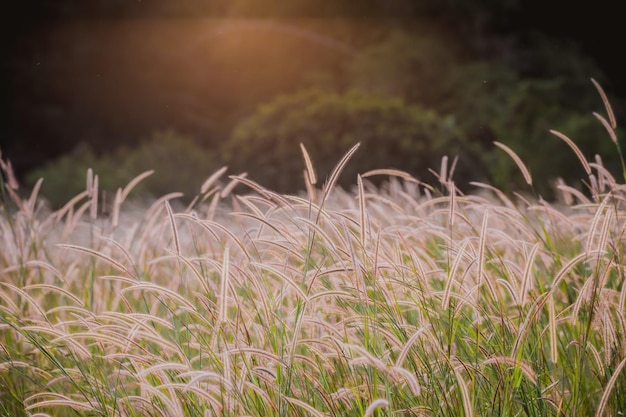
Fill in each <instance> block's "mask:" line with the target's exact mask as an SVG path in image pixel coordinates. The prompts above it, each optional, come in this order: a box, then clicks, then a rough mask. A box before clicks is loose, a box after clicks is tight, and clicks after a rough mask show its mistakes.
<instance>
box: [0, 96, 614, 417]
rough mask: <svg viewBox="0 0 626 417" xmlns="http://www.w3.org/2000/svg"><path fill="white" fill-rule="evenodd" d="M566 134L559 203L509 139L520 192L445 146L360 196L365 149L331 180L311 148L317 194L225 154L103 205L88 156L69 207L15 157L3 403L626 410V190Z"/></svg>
mask: <svg viewBox="0 0 626 417" xmlns="http://www.w3.org/2000/svg"><path fill="white" fill-rule="evenodd" d="M607 112H608V115H607V117H606V118H604V117H602V116H599V115H597V117H598V118H599V119H600V122H602V123H603V124H604V125H605V127H606V128H607V130H608V133H609V134H608V135H607V138H599V139H598V140H611V139H613V140H614V143H615V144H616V145H618V149H617V152H620V150H619V142H618V141H617V138H616V137H615V134H614V129H615V121H614V117H613V115H612V112H611V109H610V107H609V106H608V105H607ZM554 133H555V136H554V140H564V141H566V142H568V143H569V144H570V147H571V149H572V156H573V158H576V155H577V156H578V157H579V159H580V161H581V163H582V164H583V166H584V168H585V170H586V172H587V174H588V175H587V177H586V178H584V179H583V181H582V182H581V184H583V185H582V186H581V187H578V185H577V184H569V185H566V184H564V183H560V184H559V185H557V187H558V193H559V197H560V200H558V201H554V202H547V201H544V200H543V199H541V198H540V196H538V195H536V194H535V193H534V191H533V190H534V186H533V185H534V180H542V179H533V178H532V173H529V172H527V170H526V168H525V167H524V165H523V163H522V161H520V160H519V159H518V158H517V157H516V155H515V154H514V153H513V152H512V151H511V150H510V149H509V148H508V147H506V146H505V145H502V144H498V146H500V147H501V148H502V149H503V152H506V153H508V154H509V156H510V157H512V158H513V159H514V160H515V161H516V163H518V165H519V167H520V175H522V176H523V177H524V178H525V180H526V182H527V183H528V188H527V190H525V191H524V192H521V193H519V194H512V195H505V194H504V193H502V192H500V191H499V190H497V189H495V188H493V187H491V186H489V185H487V184H475V185H476V188H477V190H478V191H477V192H475V193H472V194H467V195H464V194H463V193H461V192H459V191H458V190H457V189H456V187H455V185H454V182H453V180H452V179H453V178H454V176H453V170H454V165H455V164H454V161H453V160H452V159H450V160H448V159H447V158H444V159H443V160H442V163H441V168H440V169H439V170H438V172H437V173H436V177H433V178H438V180H436V181H434V182H433V183H432V184H426V183H423V182H420V181H418V180H417V179H415V178H413V177H411V176H410V175H409V174H407V173H404V172H399V171H393V170H389V169H382V170H376V171H370V172H367V173H363V174H362V175H360V176H358V177H357V178H354V187H353V189H351V190H349V191H345V190H342V189H340V188H339V187H335V183H336V181H337V179H338V177H339V176H340V175H341V172H342V170H343V168H344V167H345V165H346V164H349V163H350V159H351V158H352V159H353V158H359V154H358V151H357V146H355V147H354V148H353V149H351V150H350V151H349V152H348V153H347V154H346V155H345V156H344V157H343V158H341V155H338V158H337V159H338V161H339V162H338V164H337V167H336V168H335V170H334V171H333V172H332V173H331V174H330V175H329V177H328V178H327V179H326V180H325V181H324V180H320V181H316V174H315V169H314V162H312V161H311V160H310V158H309V157H308V155H307V153H306V150H305V149H304V148H303V161H304V162H303V168H304V167H306V169H305V175H304V177H305V178H306V184H307V186H308V192H307V193H306V194H302V195H300V196H295V195H280V194H277V193H274V192H272V191H271V190H268V189H265V188H263V187H262V186H260V185H258V184H257V183H256V182H254V181H253V179H249V178H247V177H246V176H245V175H231V176H229V174H228V173H227V171H226V169H222V170H219V171H217V172H216V173H215V174H214V175H212V176H211V177H210V178H208V179H207V181H206V182H205V183H204V185H203V186H202V190H201V192H200V193H199V195H198V198H197V199H196V200H195V201H194V202H193V203H192V204H191V205H189V206H188V207H184V206H181V205H178V204H177V201H176V199H177V197H178V196H179V195H177V194H170V195H166V196H163V197H162V198H161V199H159V200H157V201H155V202H153V203H152V204H151V205H149V206H147V207H145V206H142V205H140V204H137V203H134V202H133V201H131V200H129V199H130V197H129V195H130V196H132V189H133V187H134V186H135V185H136V184H137V183H138V182H139V181H141V180H142V179H143V178H144V177H145V176H146V175H148V174H149V173H146V175H142V176H139V177H138V178H137V179H136V180H135V181H133V182H131V183H130V184H129V185H128V186H127V187H125V188H121V189H120V190H118V192H117V194H116V196H115V198H109V201H108V202H106V204H105V203H103V202H102V201H101V200H102V199H101V196H100V193H99V192H98V191H99V189H98V177H97V175H95V174H94V173H93V172H91V171H89V172H88V173H87V175H86V189H85V191H84V192H83V193H81V194H80V195H78V196H76V198H74V199H72V200H71V201H69V202H68V203H67V204H66V205H65V206H64V207H63V208H61V209H60V210H58V211H54V212H50V211H48V210H46V208H45V205H44V204H43V202H42V201H41V200H40V199H38V197H37V189H38V187H35V190H34V191H33V192H32V195H31V196H30V197H28V196H26V197H25V196H23V195H20V194H19V193H18V192H17V184H16V183H15V180H14V178H13V176H12V173H11V167H10V165H9V164H8V162H7V161H3V162H2V168H3V171H4V174H5V175H4V178H5V180H4V181H3V183H2V201H3V203H2V206H1V218H0V415H2V416H11V417H17V416H77V415H81V416H172V417H173V416H259V417H260V416H594V415H596V416H619V415H623V414H624V413H626V370H624V367H625V366H626V313H625V308H626V282H625V276H626V269H625V268H626V253H625V249H626V248H625V239H626V236H625V230H626V223H625V222H626V186H625V185H624V184H623V179H624V178H623V175H622V173H619V175H616V174H615V173H613V175H612V173H610V172H608V171H607V170H606V169H605V168H604V167H603V166H602V163H601V160H600V159H599V158H596V159H594V160H593V162H588V161H587V160H586V159H585V157H584V156H583V155H582V154H580V153H577V152H576V151H577V148H576V145H575V144H574V143H573V142H571V141H570V140H569V139H568V138H567V137H565V136H563V135H561V134H559V133H557V132H554ZM538 152H540V150H538ZM374 176H384V177H386V178H388V179H389V180H388V182H386V185H384V186H382V187H379V188H375V187H374V186H372V185H371V183H370V182H369V180H370V179H371V178H372V177H374ZM616 178H619V179H616ZM235 185H238V187H237V189H236V190H235V189H234V186H235ZM99 196H100V199H99ZM127 200H128V201H127Z"/></svg>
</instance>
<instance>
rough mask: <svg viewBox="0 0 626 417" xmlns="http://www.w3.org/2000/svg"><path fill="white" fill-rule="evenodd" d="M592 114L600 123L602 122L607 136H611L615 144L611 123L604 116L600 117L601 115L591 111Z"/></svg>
mask: <svg viewBox="0 0 626 417" xmlns="http://www.w3.org/2000/svg"><path fill="white" fill-rule="evenodd" d="M593 115H594V116H595V118H596V119H598V120H599V121H600V123H602V126H604V129H605V130H606V131H607V133H608V134H609V137H610V138H611V141H612V142H613V143H614V144H615V145H617V135H616V134H615V130H613V129H614V128H612V127H611V125H609V122H607V121H606V119H605V118H604V117H602V116H601V115H599V114H598V113H596V112H593Z"/></svg>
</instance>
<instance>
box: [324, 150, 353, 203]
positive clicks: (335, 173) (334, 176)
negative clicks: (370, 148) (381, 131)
mask: <svg viewBox="0 0 626 417" xmlns="http://www.w3.org/2000/svg"><path fill="white" fill-rule="evenodd" d="M360 146H361V144H360V143H357V144H356V145H354V146H353V147H352V148H350V150H348V152H346V154H345V155H344V156H343V158H341V159H340V160H339V162H337V165H335V168H333V170H332V172H331V174H330V176H329V177H328V179H327V180H326V182H325V183H324V188H323V194H322V202H321V204H320V213H321V209H322V208H323V207H324V205H325V203H326V201H328V197H329V196H330V193H331V191H332V190H333V188H334V187H335V184H336V183H337V180H338V179H339V175H341V172H342V171H343V169H344V168H345V166H346V164H347V163H348V161H349V160H350V158H352V155H354V153H355V152H356V151H357V149H359V147H360Z"/></svg>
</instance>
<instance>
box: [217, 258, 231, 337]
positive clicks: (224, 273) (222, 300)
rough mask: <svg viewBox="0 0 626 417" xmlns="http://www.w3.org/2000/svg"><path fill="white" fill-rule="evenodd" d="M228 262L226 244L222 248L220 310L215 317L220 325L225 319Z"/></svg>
mask: <svg viewBox="0 0 626 417" xmlns="http://www.w3.org/2000/svg"><path fill="white" fill-rule="evenodd" d="M229 263H230V256H229V251H228V246H226V248H225V249H224V259H223V261H222V279H221V280H220V298H219V300H220V310H219V316H218V318H217V322H218V324H219V325H220V326H221V325H222V324H223V323H225V322H226V321H227V319H228V318H227V316H226V313H227V311H228V281H229V271H228V265H229Z"/></svg>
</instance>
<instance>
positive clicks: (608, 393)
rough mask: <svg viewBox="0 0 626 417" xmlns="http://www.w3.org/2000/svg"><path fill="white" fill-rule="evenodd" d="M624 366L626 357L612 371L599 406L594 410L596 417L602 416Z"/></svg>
mask: <svg viewBox="0 0 626 417" xmlns="http://www.w3.org/2000/svg"><path fill="white" fill-rule="evenodd" d="M624 366H626V357H624V358H623V359H622V361H621V362H620V363H619V365H617V367H616V368H615V370H614V371H613V375H612V376H611V379H609V382H608V383H607V384H606V386H605V387H604V392H603V393H602V398H601V399H600V404H599V405H598V409H597V410H596V417H602V416H603V415H605V414H604V409H605V408H606V404H607V403H608V402H609V398H610V396H611V391H613V387H614V386H615V382H617V379H618V378H619V377H620V374H621V372H622V369H623V368H624Z"/></svg>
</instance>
